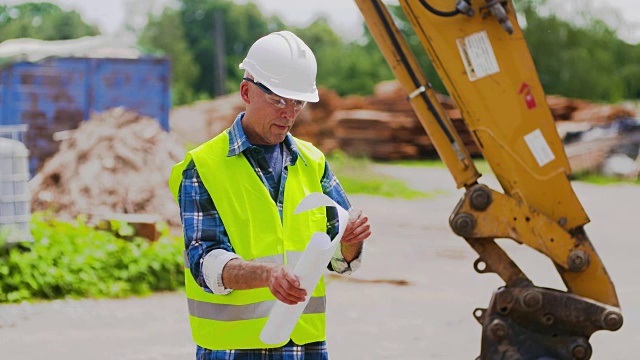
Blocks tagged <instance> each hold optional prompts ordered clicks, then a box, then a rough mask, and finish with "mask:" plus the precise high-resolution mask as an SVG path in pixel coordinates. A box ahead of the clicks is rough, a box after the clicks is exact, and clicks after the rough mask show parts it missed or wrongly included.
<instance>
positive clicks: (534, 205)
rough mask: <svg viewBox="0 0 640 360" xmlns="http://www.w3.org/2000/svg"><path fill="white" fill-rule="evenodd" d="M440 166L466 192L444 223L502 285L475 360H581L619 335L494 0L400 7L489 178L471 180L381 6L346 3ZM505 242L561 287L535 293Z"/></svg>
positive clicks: (532, 80)
mask: <svg viewBox="0 0 640 360" xmlns="http://www.w3.org/2000/svg"><path fill="white" fill-rule="evenodd" d="M355 1H356V3H357V5H358V7H359V8H360V11H361V13H362V14H363V16H364V19H365V22H366V24H367V27H368V28H369V30H370V32H371V34H372V35H373V38H374V39H375V41H376V43H377V44H378V46H379V48H380V50H381V52H382V53H383V55H384V57H385V58H386V60H387V62H388V63H389V66H390V67H391V69H392V71H393V73H394V75H395V76H396V78H397V79H398V80H399V82H400V83H401V84H402V87H403V88H404V90H405V91H406V93H407V99H408V101H409V102H410V103H411V105H412V107H413V109H414V110H415V112H416V114H417V116H418V119H419V120H420V122H421V124H422V125H423V127H424V128H425V130H426V132H427V134H428V135H429V137H430V139H431V141H432V142H433V144H434V146H435V148H436V150H437V152H438V154H439V156H440V158H441V159H442V161H443V162H444V164H445V165H446V166H447V168H448V170H449V171H450V172H451V174H452V176H453V178H454V180H455V182H456V184H457V187H458V188H465V190H466V191H465V194H464V196H463V197H462V199H461V200H460V202H459V203H458V204H457V206H456V207H455V209H454V210H453V213H452V214H451V216H450V218H449V223H450V225H451V228H452V229H453V231H454V232H455V233H456V234H457V235H459V236H461V237H462V238H464V239H465V241H467V243H469V245H470V246H471V247H472V248H473V249H474V250H475V251H476V252H477V253H478V255H479V257H478V259H477V260H476V261H475V262H474V268H475V270H476V271H477V272H479V273H495V274H497V275H498V276H500V278H501V279H502V280H503V281H504V282H505V285H504V286H503V287H501V288H499V289H497V290H496V291H495V292H494V293H493V296H492V298H491V301H490V303H489V306H488V307H487V308H478V309H475V311H474V312H473V315H474V317H475V318H476V319H477V321H478V322H479V323H480V324H481V325H482V344H481V354H480V356H479V359H481V360H489V359H491V360H493V359H522V360H529V359H531V360H534V359H536V360H537V359H558V360H564V359H569V360H572V359H577V360H584V359H590V358H591V355H592V349H591V346H590V344H589V338H590V336H591V335H592V334H593V333H594V332H595V331H598V330H610V331H616V330H618V329H619V328H620V327H621V326H622V321H623V320H622V315H621V313H620V309H619V308H620V305H619V302H618V298H617V295H616V291H615V288H614V286H613V283H612V282H611V279H610V278H609V276H608V274H607V272H606V270H605V268H604V265H603V263H602V261H601V259H600V258H599V256H598V254H597V252H596V250H595V248H594V247H593V245H592V243H591V241H590V240H589V238H588V237H587V234H586V233H585V231H584V225H585V224H587V223H588V222H589V218H588V216H587V214H586V212H585V211H584V209H583V207H582V205H581V203H580V201H579V200H578V198H577V196H576V194H575V192H574V191H573V188H572V186H571V183H570V181H569V178H568V176H569V175H570V171H571V170H570V166H569V162H568V160H567V157H566V154H565V152H564V148H563V146H562V142H561V139H560V137H559V136H558V133H557V130H556V128H555V125H554V119H553V116H552V114H551V111H550V110H549V108H548V106H547V104H546V101H545V94H544V91H543V89H542V86H541V84H540V81H539V79H538V75H537V72H536V69H535V66H534V64H533V61H532V59H531V55H530V52H529V49H528V47H527V44H526V41H525V39H524V36H523V34H522V31H521V29H520V27H519V25H518V22H517V19H516V14H515V10H514V8H513V3H512V2H511V1H499V0H475V1H473V2H469V1H465V0H459V1H458V2H457V3H455V2H454V1H455V0H400V5H401V7H402V10H403V11H404V13H405V14H406V16H407V18H408V19H409V22H410V23H411V26H412V28H413V30H414V31H415V32H416V34H417V35H418V37H419V38H420V40H421V42H422V45H423V47H424V48H425V50H426V51H427V53H428V55H429V57H430V59H431V61H432V63H433V65H434V67H435V69H436V71H437V72H438V75H439V76H440V78H441V80H442V81H443V83H444V84H445V87H446V88H447V90H448V92H449V94H450V95H451V97H452V98H453V99H454V101H455V102H456V103H457V105H458V107H459V108H460V110H461V112H462V115H463V118H464V121H465V124H466V125H467V127H468V128H469V131H470V132H471V134H472V135H473V136H474V139H475V141H476V142H477V144H478V146H479V148H480V150H481V152H482V155H483V157H484V158H485V159H486V161H487V163H488V164H489V165H490V167H491V169H492V170H493V172H494V174H495V176H496V178H497V179H498V181H499V183H500V186H501V187H502V189H501V190H502V192H500V191H496V190H494V189H491V188H489V187H488V186H486V185H484V184H481V183H479V182H478V179H479V177H480V174H479V172H478V171H477V169H476V167H475V166H474V163H473V159H472V158H471V156H470V155H469V153H468V151H467V150H466V148H465V146H464V144H463V142H462V141H461V139H460V136H459V135H458V134H457V133H456V131H455V128H454V126H453V124H452V122H451V120H450V119H449V118H448V117H447V115H446V113H445V111H444V110H443V109H442V107H441V106H440V104H439V102H438V101H437V99H436V96H435V93H434V92H433V90H432V89H431V87H430V84H429V81H428V79H426V77H425V75H424V73H423V72H422V70H421V69H420V67H419V65H418V63H417V61H416V60H415V57H414V56H413V54H412V53H411V52H410V50H409V47H408V45H407V43H406V40H405V39H404V38H403V37H402V36H401V35H400V32H399V30H398V29H397V27H396V26H395V24H394V22H393V19H392V17H391V16H390V14H389V12H388V10H387V8H386V7H385V6H384V4H383V3H382V2H381V1H380V0H355ZM501 238H506V239H512V240H514V241H516V242H518V243H521V244H524V245H526V246H529V247H531V248H533V249H535V250H537V251H539V252H540V253H542V254H544V255H545V256H547V257H548V258H549V259H551V260H552V261H553V264H554V265H555V267H556V269H557V271H558V273H559V274H560V277H561V278H562V280H563V281H564V283H565V285H566V287H567V290H566V291H560V290H555V289H548V288H543V287H538V286H535V285H534V284H533V282H532V281H531V280H530V279H529V278H528V277H527V276H526V275H525V274H524V273H523V271H522V270H521V269H520V268H518V266H517V264H516V263H515V262H514V261H513V260H512V259H510V258H509V256H508V255H507V254H506V252H504V251H503V250H502V248H500V246H498V244H497V243H496V242H495V239H501Z"/></svg>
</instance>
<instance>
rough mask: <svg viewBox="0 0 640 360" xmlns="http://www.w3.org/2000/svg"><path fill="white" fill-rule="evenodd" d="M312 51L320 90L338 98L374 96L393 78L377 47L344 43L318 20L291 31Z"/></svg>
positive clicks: (322, 20) (323, 22)
mask: <svg viewBox="0 0 640 360" xmlns="http://www.w3.org/2000/svg"><path fill="white" fill-rule="evenodd" d="M290 30H291V31H292V32H294V33H296V34H297V35H298V36H299V37H300V38H301V39H302V40H304V42H305V43H306V44H307V45H309V47H310V48H311V49H312V50H313V52H314V54H315V56H316V60H317V62H318V75H317V83H318V86H323V87H327V88H330V89H332V90H334V91H336V92H337V93H338V94H339V95H342V96H344V95H351V94H362V95H366V94H371V92H372V91H373V88H374V85H375V84H376V83H378V82H380V81H382V80H388V79H391V78H393V75H392V74H391V70H390V69H389V67H388V65H387V64H386V62H385V60H384V58H383V57H382V54H381V53H380V51H379V50H378V49H377V47H375V46H374V47H371V46H370V44H369V43H367V44H364V45H363V44H359V43H357V42H352V43H345V42H344V40H343V39H342V38H341V37H340V36H339V35H338V34H336V33H335V32H334V31H333V29H332V28H331V26H330V25H329V22H328V19H326V18H324V17H320V18H318V19H317V20H316V21H314V22H313V23H311V24H310V25H309V26H307V27H305V28H291V29H290Z"/></svg>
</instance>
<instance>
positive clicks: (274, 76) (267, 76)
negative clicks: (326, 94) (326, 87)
mask: <svg viewBox="0 0 640 360" xmlns="http://www.w3.org/2000/svg"><path fill="white" fill-rule="evenodd" d="M240 69H243V70H246V71H248V72H249V73H250V74H251V75H253V78H254V79H255V80H256V81H257V82H259V83H262V84H264V86H266V87H268V88H269V89H270V90H271V91H273V92H274V93H276V94H277V95H280V96H282V97H285V98H290V99H296V100H303V101H310V102H317V101H318V100H319V97H318V89H317V88H316V72H317V70H318V66H317V64H316V57H315V56H314V55H313V52H312V51H311V49H309V47H308V46H307V44H305V43H304V42H303V41H302V40H301V39H300V38H299V37H297V36H296V35H295V34H294V33H292V32H290V31H279V32H274V33H271V34H269V35H266V36H264V37H262V38H260V39H258V40H257V41H256V42H255V43H254V44H253V45H252V46H251V48H250V49H249V53H248V54H247V57H246V58H245V59H244V60H243V61H242V63H241V64H240Z"/></svg>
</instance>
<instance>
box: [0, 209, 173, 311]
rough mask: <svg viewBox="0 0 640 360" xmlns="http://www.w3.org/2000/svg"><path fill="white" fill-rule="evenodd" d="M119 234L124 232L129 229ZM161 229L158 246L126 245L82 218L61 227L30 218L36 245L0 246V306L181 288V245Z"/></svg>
mask: <svg viewBox="0 0 640 360" xmlns="http://www.w3.org/2000/svg"><path fill="white" fill-rule="evenodd" d="M119 229H120V230H121V231H120V232H121V233H126V232H127V230H129V227H128V226H126V225H121V226H120V227H119ZM160 230H161V234H162V235H161V237H160V239H159V240H158V241H156V242H149V241H148V240H146V239H142V238H133V239H131V240H124V239H122V238H120V237H118V236H116V235H115V234H113V233H111V232H108V231H102V230H96V229H94V228H92V227H89V226H87V225H86V224H85V223H84V221H83V220H82V219H78V220H77V221H76V222H75V223H65V222H61V221H57V220H55V219H49V218H46V216H45V215H43V214H34V216H33V220H32V222H31V232H32V234H33V237H34V242H33V243H32V244H30V245H27V246H26V247H27V249H25V248H24V247H16V246H14V247H10V248H6V247H5V248H3V247H2V246H0V249H3V250H1V251H2V254H0V303H2V302H19V301H24V300H32V299H59V298H67V297H71V298H80V297H93V298H100V297H124V296H129V295H144V294H148V293H151V292H153V291H163V290H175V289H178V288H181V287H182V286H183V280H184V270H183V256H182V251H183V250H182V249H183V243H182V241H181V239H180V238H178V237H175V236H169V234H168V231H167V229H160ZM121 235H124V234H121ZM2 242H3V241H2V239H0V243H2Z"/></svg>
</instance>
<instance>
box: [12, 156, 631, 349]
mask: <svg viewBox="0 0 640 360" xmlns="http://www.w3.org/2000/svg"><path fill="white" fill-rule="evenodd" d="M377 170H378V171H380V172H382V173H391V172H393V173H394V174H395V175H396V176H398V177H401V178H404V179H406V180H407V181H408V182H409V183H410V184H411V185H412V186H413V187H415V188H417V189H420V190H423V191H427V192H433V191H437V193H438V194H439V195H438V196H436V197H434V198H430V199H417V200H398V199H385V198H379V197H373V196H351V200H352V203H353V204H354V205H355V206H359V207H362V208H364V209H365V211H366V212H367V214H368V215H369V216H370V218H371V221H372V224H373V231H374V236H372V238H371V239H370V240H369V241H368V243H367V250H366V251H367V252H366V258H365V263H364V265H363V267H362V268H361V269H360V270H359V271H358V272H357V273H356V274H354V275H353V276H352V280H346V279H344V278H341V277H340V278H335V277H331V278H329V280H328V306H329V309H328V332H329V338H328V342H329V349H330V355H331V359H333V360H342V359H373V360H378V359H380V360H381V359H416V360H417V359H453V360H457V359H460V360H469V359H475V357H476V356H477V355H479V352H480V336H481V334H480V330H481V328H480V325H478V324H477V323H476V321H475V319H474V318H473V317H472V315H471V313H472V311H473V309H474V308H476V307H486V306H487V304H488V301H489V298H490V296H491V293H492V291H493V290H494V289H495V288H496V287H498V286H500V285H501V284H502V283H501V281H500V280H499V279H498V277H497V276H495V275H479V274H477V273H475V271H474V270H473V268H472V263H473V261H474V260H475V259H476V255H475V253H474V252H473V251H472V250H471V248H469V247H468V246H467V245H466V243H465V242H464V241H463V240H462V239H460V238H458V237H457V236H455V235H454V234H453V233H452V232H451V230H450V228H449V226H448V222H447V220H448V216H449V214H450V213H451V211H452V209H453V207H454V206H455V204H456V202H457V200H458V199H459V197H460V195H461V193H460V191H458V190H456V189H454V188H453V185H452V183H453V182H452V181H451V178H450V175H449V174H448V172H446V171H445V170H438V169H425V168H395V167H387V166H380V167H378V168H377ZM483 182H485V183H487V184H488V185H489V186H491V187H493V188H494V189H499V187H498V186H497V184H496V182H495V179H492V178H491V177H486V179H483ZM574 188H575V190H576V192H577V193H578V196H579V198H580V199H581V201H582V203H583V205H584V207H585V209H586V211H587V213H588V214H589V216H590V218H591V220H592V223H591V224H589V225H587V227H586V230H587V232H588V233H589V236H590V238H591V239H592V241H593V242H594V244H595V246H596V249H597V250H598V252H599V254H600V255H601V257H602V258H603V260H604V263H605V264H606V266H607V270H608V272H609V274H610V275H611V277H612V278H613V279H614V281H615V284H616V287H617V290H618V294H619V296H620V299H621V302H622V307H623V314H624V316H625V324H624V326H623V328H622V329H621V330H620V331H618V332H616V333H610V332H599V333H596V334H595V335H594V336H593V337H592V345H593V347H594V356H593V359H604V360H632V359H636V358H638V355H637V350H636V349H635V345H636V344H638V343H640V281H639V280H638V278H637V274H638V270H640V265H638V264H639V263H640V262H639V261H638V260H637V259H636V253H637V252H638V250H640V242H638V241H637V239H638V236H637V235H636V232H635V231H634V230H633V229H635V225H636V222H637V221H638V220H637V218H638V205H637V204H638V203H640V187H638V186H630V185H623V186H606V187H603V186H595V185H588V184H583V183H574ZM501 244H502V242H501ZM504 246H505V248H506V250H507V251H508V252H509V254H510V255H511V256H512V258H514V259H515V260H516V262H517V263H518V264H519V265H520V266H521V268H522V269H523V270H524V271H525V273H527V274H528V275H529V276H530V278H531V279H532V280H533V281H534V282H535V283H536V285H539V286H548V287H553V288H559V289H564V287H563V285H562V282H561V280H560V278H559V276H558V275H557V273H556V272H555V270H554V269H553V267H552V265H551V263H550V261H549V260H547V259H546V258H545V257H543V256H541V255H539V254H537V253H535V252H533V251H532V250H529V249H528V248H525V247H524V246H518V245H515V244H514V243H513V242H511V241H504ZM358 280H363V281H358ZM369 280H375V281H377V282H371V281H369ZM403 284H406V285H403ZM41 358H46V359H48V360H58V359H60V360H62V359H64V360H80V359H82V360H86V359H92V360H111V359H121V360H133V359H136V360H152V359H176V360H183V359H184V360H187V359H193V358H194V345H193V344H192V342H191V339H190V335H189V327H188V323H187V318H186V303H185V300H184V295H183V294H180V293H170V294H159V295H154V296H151V297H148V298H133V299H124V300H84V301H58V302H51V303H43V304H35V305H4V306H0V359H3V360H4V359H10V360H33V359H41Z"/></svg>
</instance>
